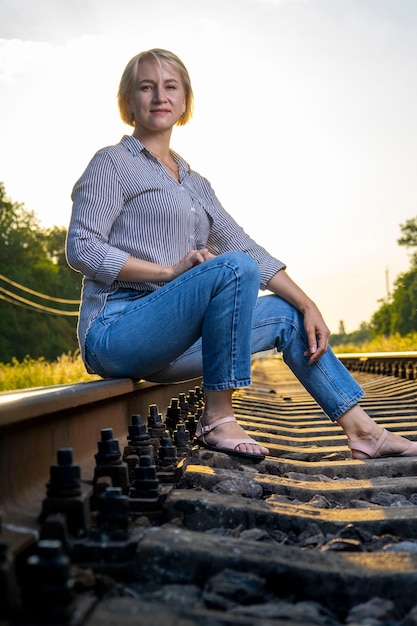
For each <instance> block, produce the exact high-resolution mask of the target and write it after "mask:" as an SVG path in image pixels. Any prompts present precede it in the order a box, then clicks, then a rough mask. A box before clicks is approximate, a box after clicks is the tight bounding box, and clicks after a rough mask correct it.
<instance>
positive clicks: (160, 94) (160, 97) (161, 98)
mask: <svg viewBox="0 0 417 626" xmlns="http://www.w3.org/2000/svg"><path fill="white" fill-rule="evenodd" d="M153 99H154V101H155V102H165V100H166V93H165V90H164V89H161V88H155V91H154V95H153Z"/></svg>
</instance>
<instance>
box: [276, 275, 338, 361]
mask: <svg viewBox="0 0 417 626" xmlns="http://www.w3.org/2000/svg"><path fill="white" fill-rule="evenodd" d="M267 288H268V289H270V290H271V291H272V292H273V293H276V294H277V295H278V296H281V298H284V300H287V302H289V303H290V304H292V305H293V306H295V308H296V309H298V310H299V311H301V313H302V314H303V315H304V329H305V331H306V334H307V341H308V348H309V349H308V350H307V351H306V352H305V353H304V356H308V357H310V358H309V360H308V362H309V364H310V365H311V363H314V362H315V361H318V360H319V358H320V357H322V356H323V354H324V353H325V352H326V350H327V348H328V347H329V336H330V331H329V329H328V328H327V326H326V324H325V322H324V320H323V317H322V315H321V313H320V311H319V309H318V308H317V305H316V304H314V302H313V301H312V300H311V299H310V298H309V297H308V296H307V295H306V294H305V293H304V291H302V290H301V289H300V287H299V286H298V285H297V284H296V283H295V282H294V281H293V280H292V279H291V278H290V277H289V276H288V274H287V273H286V271H285V270H280V271H279V272H277V273H276V274H274V276H273V277H272V278H271V280H270V281H269V283H268V284H267Z"/></svg>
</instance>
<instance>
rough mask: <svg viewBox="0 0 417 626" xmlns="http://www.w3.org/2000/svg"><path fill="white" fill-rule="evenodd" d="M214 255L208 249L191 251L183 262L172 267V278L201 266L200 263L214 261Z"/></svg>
mask: <svg viewBox="0 0 417 626" xmlns="http://www.w3.org/2000/svg"><path fill="white" fill-rule="evenodd" d="M213 258H214V254H212V253H211V252H209V251H208V250H207V248H202V249H201V250H191V251H190V252H189V253H188V254H187V255H186V256H185V257H184V258H183V259H181V261H179V262H178V263H176V264H175V265H173V266H172V272H173V276H172V278H173V279H174V278H176V277H177V276H180V275H181V274H184V272H187V271H188V270H190V269H191V268H192V267H195V266H196V265H200V263H204V261H208V260H209V259H213Z"/></svg>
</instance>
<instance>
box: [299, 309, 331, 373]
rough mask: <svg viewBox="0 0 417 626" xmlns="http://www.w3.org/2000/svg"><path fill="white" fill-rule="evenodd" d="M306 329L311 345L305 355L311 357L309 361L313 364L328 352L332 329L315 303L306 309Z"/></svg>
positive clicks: (309, 344)
mask: <svg viewBox="0 0 417 626" xmlns="http://www.w3.org/2000/svg"><path fill="white" fill-rule="evenodd" d="M304 329H305V331H306V334H307V340H308V346H309V349H308V350H307V351H306V352H304V356H308V357H310V358H309V360H308V362H309V363H310V364H311V363H314V362H315V361H318V360H319V359H320V357H322V356H323V354H324V353H325V352H326V350H327V348H328V347H329V337H330V330H329V329H328V328H327V325H326V323H325V321H324V319H323V317H322V315H321V313H320V311H319V310H318V308H317V307H316V305H315V304H314V303H311V305H310V306H308V307H306V309H305V310H304Z"/></svg>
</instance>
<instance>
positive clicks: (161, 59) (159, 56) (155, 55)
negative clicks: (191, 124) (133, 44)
mask: <svg viewBox="0 0 417 626" xmlns="http://www.w3.org/2000/svg"><path fill="white" fill-rule="evenodd" d="M149 59H153V60H155V61H156V62H157V63H158V64H159V65H161V64H162V63H166V64H168V65H170V66H171V67H173V68H175V69H176V70H177V71H178V72H179V74H180V76H181V81H182V85H183V87H184V91H185V111H184V113H183V114H182V115H181V117H180V119H179V120H178V122H177V126H184V124H186V123H187V122H188V121H189V120H190V119H191V117H192V115H193V105H194V94H193V90H192V87H191V80H190V76H189V74H188V71H187V68H186V67H185V65H184V63H183V62H182V61H181V59H180V58H178V57H177V56H176V55H175V54H174V53H173V52H170V51H169V50H163V49H162V48H153V49H152V50H145V51H144V52H139V54H137V55H136V56H134V57H133V58H132V59H130V61H129V63H128V64H127V65H126V67H125V69H124V72H123V74H122V78H121V79H120V85H119V91H118V93H117V102H118V105H119V112H120V117H121V118H122V120H123V121H124V122H125V123H126V124H128V125H129V126H135V120H134V118H133V115H132V113H130V112H129V110H128V103H127V100H128V96H129V94H130V93H131V92H132V90H133V87H134V84H135V81H136V78H137V72H138V65H139V63H141V62H142V61H148V60H149Z"/></svg>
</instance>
